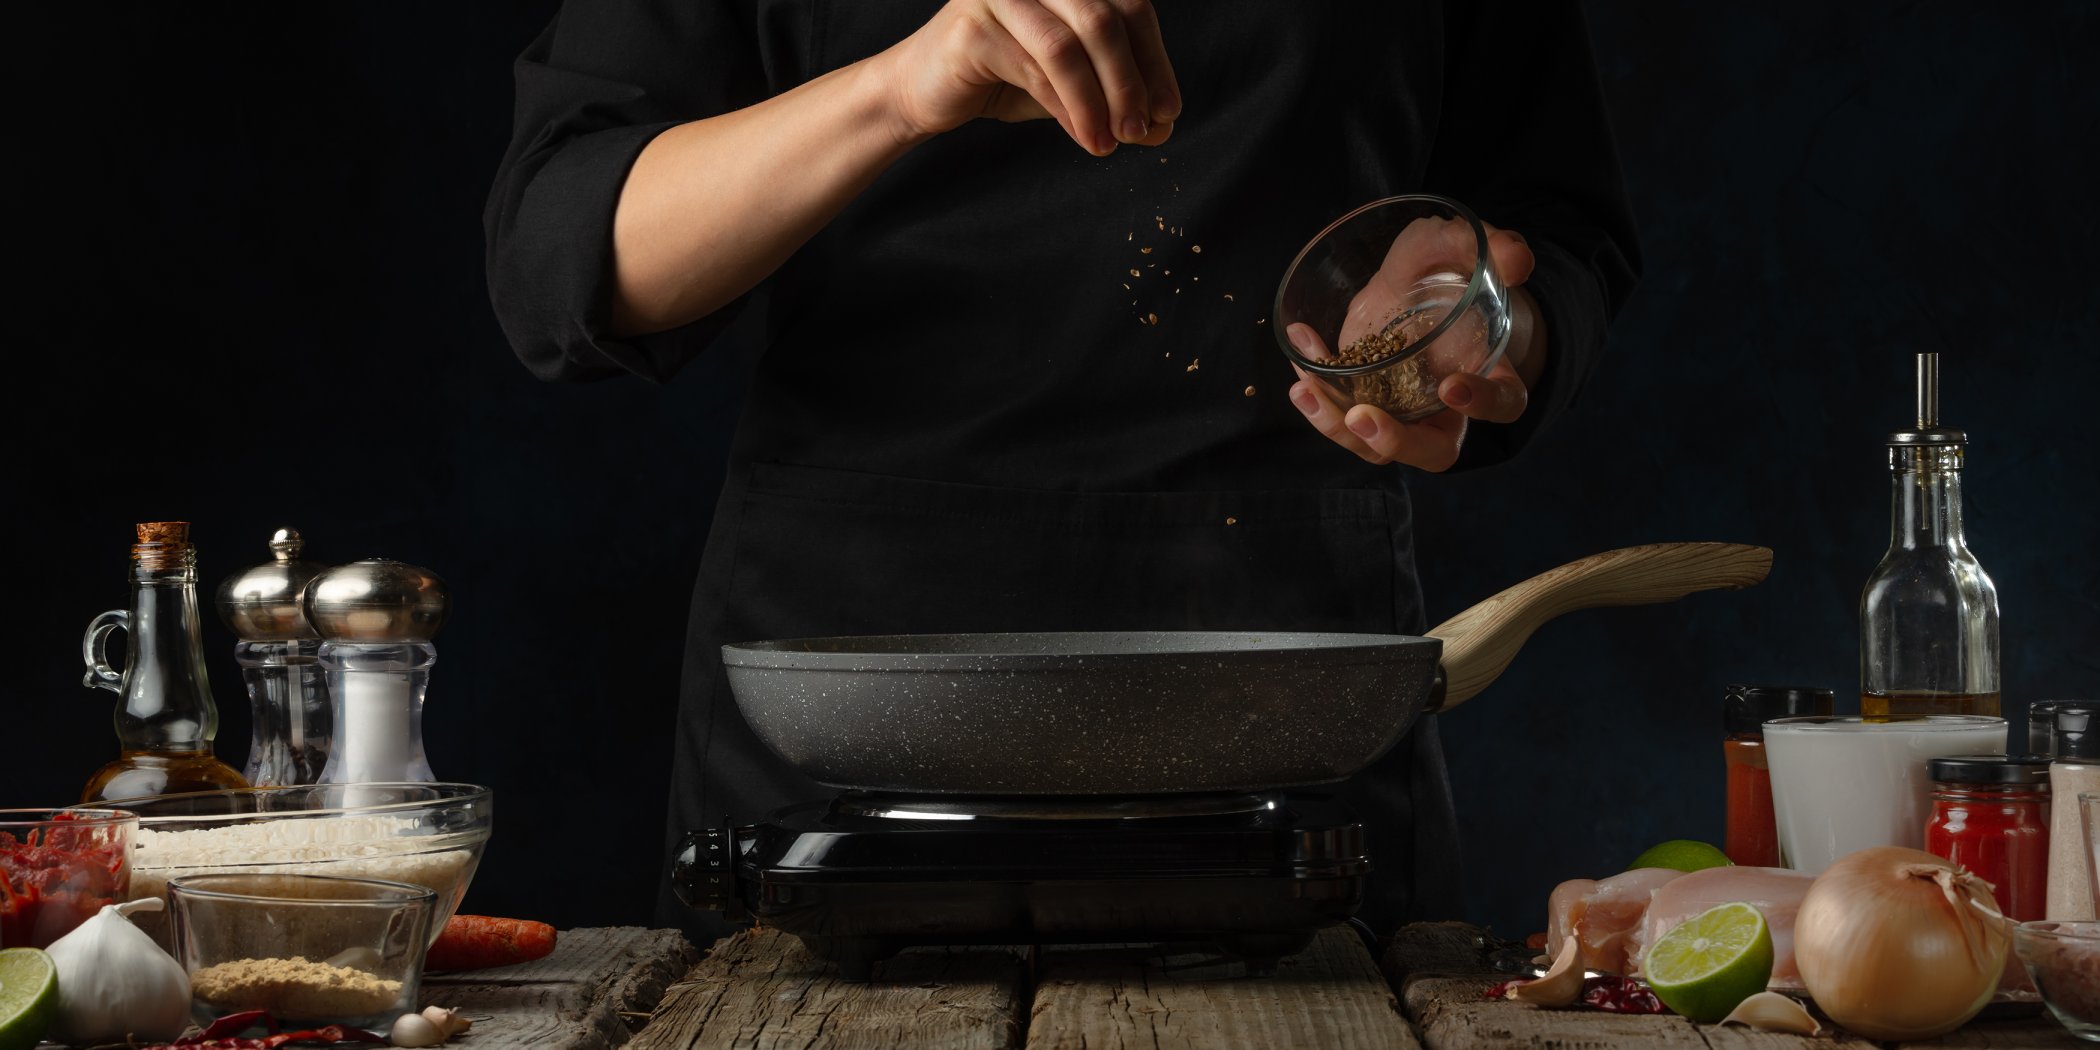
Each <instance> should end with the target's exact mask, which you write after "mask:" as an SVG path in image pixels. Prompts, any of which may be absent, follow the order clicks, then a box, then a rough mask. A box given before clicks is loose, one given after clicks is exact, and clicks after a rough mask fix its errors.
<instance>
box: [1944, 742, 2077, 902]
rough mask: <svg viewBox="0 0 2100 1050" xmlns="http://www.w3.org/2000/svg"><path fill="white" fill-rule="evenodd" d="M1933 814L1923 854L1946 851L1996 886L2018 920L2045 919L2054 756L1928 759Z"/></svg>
mask: <svg viewBox="0 0 2100 1050" xmlns="http://www.w3.org/2000/svg"><path fill="white" fill-rule="evenodd" d="M1925 770H1926V774H1927V775H1928V776H1930V777H1931V778H1932V816H1931V817H1930V818H1929V819H1927V820H1926V822H1925V852H1927V853H1930V854H1932V855H1933V856H1935V857H1945V858H1946V859H1948V860H1951V861H1953V862H1954V863H1956V864H1959V865H1961V866H1962V867H1964V868H1967V869H1969V870H1970V871H1971V872H1974V873H1975V874H1976V876H1977V877H1978V878H1981V879H1982V880H1983V881H1985V882H1988V883H1990V884H1991V885H1992V886H1994V887H1996V890H1995V895H1996V897H1997V899H1998V910H1999V911H2002V912H2004V913H2005V915H2006V917H2007V918H2009V919H2011V920H2013V921H2014V922H2026V921H2028V920H2031V919H2040V918H2043V917H2044V914H2043V913H2044V912H2046V911H2047V910H2048V904H2049V760H2048V759H2047V758H2044V757H2042V756H2040V755H1964V756H1961V757H1958V758H1934V759H1927V760H1926V762H1925Z"/></svg>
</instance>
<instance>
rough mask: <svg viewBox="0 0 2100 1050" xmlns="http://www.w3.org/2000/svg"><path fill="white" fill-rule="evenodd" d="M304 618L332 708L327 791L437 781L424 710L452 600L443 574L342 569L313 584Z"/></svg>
mask: <svg viewBox="0 0 2100 1050" xmlns="http://www.w3.org/2000/svg"><path fill="white" fill-rule="evenodd" d="M304 607H305V610H306V618H307V619H308V620H309V621H310V622H311V623H312V624H313V625H314V629H315V630H316V631H319V632H320V635H321V649H320V661H321V667H322V669H323V670H324V671H325V672H326V673H327V676H328V693H329V696H330V697H331V698H332V699H333V701H334V707H335V741H334V746H333V747H332V748H331V749H330V751H329V755H328V765H327V766H326V767H325V768H324V769H322V771H321V783H323V784H366V783H373V782H380V781H388V782H392V781H434V780H436V779H437V777H436V776H434V775H433V774H432V773H431V771H430V760H429V759H428V758H426V757H425V755H424V751H423V701H424V696H425V693H426V692H427V690H428V688H429V685H430V668H431V667H432V666H433V665H434V664H436V663H437V647H436V646H434V645H432V644H430V639H431V638H432V637H433V636H435V635H436V634H437V632H438V628H440V627H442V626H444V622H445V613H446V612H447V611H448V610H449V609H450V607H451V598H450V595H449V594H448V592H447V591H446V588H445V581H443V580H441V579H439V578H438V577H437V574H436V573H433V572H431V571H430V570H428V569H425V568H421V567H419V566H415V565H408V564H405V563H403V562H398V561H393V560H391V559H387V558H367V559H365V560H363V561H355V562H351V563H350V564H348V565H338V566H336V567H334V568H332V569H328V570H325V571H323V572H321V573H320V574H319V575H316V576H315V577H314V578H313V580H312V581H311V582H309V583H308V584H307V585H306V592H305V598H304Z"/></svg>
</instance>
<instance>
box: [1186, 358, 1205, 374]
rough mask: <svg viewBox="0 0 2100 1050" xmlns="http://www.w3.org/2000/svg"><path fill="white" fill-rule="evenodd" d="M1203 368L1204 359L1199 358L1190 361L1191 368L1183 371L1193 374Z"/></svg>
mask: <svg viewBox="0 0 2100 1050" xmlns="http://www.w3.org/2000/svg"><path fill="white" fill-rule="evenodd" d="M1202 366H1203V359H1202V358H1200V357H1199V358H1197V359H1195V360H1194V361H1190V362H1189V366H1188V367H1187V368H1184V369H1182V371H1184V372H1193V371H1195V370H1196V369H1198V368H1200V367H1202Z"/></svg>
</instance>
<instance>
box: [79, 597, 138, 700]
mask: <svg viewBox="0 0 2100 1050" xmlns="http://www.w3.org/2000/svg"><path fill="white" fill-rule="evenodd" d="M118 629H122V630H126V631H128V630H131V613H129V612H127V611H125V610H123V609H111V610H110V611H108V612H106V613H103V614H102V615H100V616H97V617H95V618H94V619H92V620H89V621H88V629H87V636H86V637H84V638H82V639H81V640H80V658H81V659H82V660H83V661H85V662H86V663H87V674H86V675H83V676H82V677H81V679H80V684H81V685H84V686H87V687H88V688H90V689H107V690H109V691H110V692H112V693H121V692H123V691H124V675H123V673H122V672H120V671H118V670H116V669H115V668H113V667H111V666H109V636H110V632H112V631H116V630H118Z"/></svg>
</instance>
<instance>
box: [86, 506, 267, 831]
mask: <svg viewBox="0 0 2100 1050" xmlns="http://www.w3.org/2000/svg"><path fill="white" fill-rule="evenodd" d="M131 569H132V572H131V606H130V608H128V609H112V610H110V611H108V612H105V613H103V614H102V615H100V616H97V617H95V618H94V619H93V620H92V621H90V622H89V623H88V629H87V635H86V637H85V638H83V639H82V641H81V656H82V659H83V660H84V661H85V662H86V664H87V675H86V677H85V678H84V679H83V684H85V685H87V686H90V687H92V688H97V689H107V690H109V691H110V692H113V693H115V694H117V696H118V697H119V698H120V702H119V703H118V706H117V712H116V730H117V744H118V750H119V756H118V758H117V759H116V760H115V761H113V762H110V763H109V764H107V765H105V766H103V767H102V768H101V769H99V770H96V771H95V773H94V775H93V776H91V777H90V778H89V779H88V783H87V787H86V788H85V789H84V790H83V791H82V792H81V797H80V800H81V801H82V802H97V801H102V800H104V799H112V798H130V797H135V796H138V795H160V794H166V793H169V792H175V791H205V790H210V789H213V788H238V787H247V786H248V782H247V780H246V779H245V778H243V777H242V776H241V774H240V773H238V772H236V771H235V770H234V769H233V767H231V766H229V765H227V764H226V763H224V762H221V761H219V759H218V758H217V756H215V755H214V754H213V753H212V741H213V739H214V738H215V737H217V736H218V733H219V708H218V705H216V704H214V703H213V702H212V695H211V683H210V681H209V680H208V679H207V678H206V677H205V673H204V643H203V634H202V618H201V617H200V616H199V614H198V610H197V552H196V549H195V548H193V547H191V546H190V543H189V524H188V523H187V522H147V523H145V524H142V525H140V526H139V527H138V542H137V543H136V544H134V545H133V546H132V549H131ZM119 630H122V631H123V632H124V633H125V647H124V666H123V669H122V670H121V671H120V670H118V669H116V668H114V667H112V666H110V662H109V639H110V635H111V634H113V633H115V632H116V631H119Z"/></svg>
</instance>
